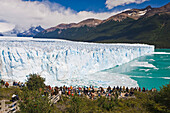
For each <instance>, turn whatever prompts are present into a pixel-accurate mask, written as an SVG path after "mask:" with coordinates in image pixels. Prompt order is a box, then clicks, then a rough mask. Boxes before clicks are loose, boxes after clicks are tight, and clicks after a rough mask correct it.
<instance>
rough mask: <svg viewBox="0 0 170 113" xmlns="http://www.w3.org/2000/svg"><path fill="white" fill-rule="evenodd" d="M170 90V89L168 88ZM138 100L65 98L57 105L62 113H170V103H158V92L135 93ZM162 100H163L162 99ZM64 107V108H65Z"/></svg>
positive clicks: (169, 93) (167, 93) (168, 93)
mask: <svg viewBox="0 0 170 113" xmlns="http://www.w3.org/2000/svg"><path fill="white" fill-rule="evenodd" d="M167 88H168V89H170V87H169V86H168V87H167ZM164 94H165V93H164ZM165 95H166V96H168V95H170V92H166V94H165ZM135 96H136V98H132V99H117V98H115V99H113V98H112V99H111V100H109V99H108V98H106V97H101V98H99V99H97V100H94V101H92V100H90V99H87V98H85V97H78V96H74V97H72V98H71V99H68V98H65V99H64V102H61V101H60V102H59V103H57V105H56V106H57V107H58V109H59V110H60V111H62V112H70V113H82V112H83V113H96V112H103V113H110V112H114V113H120V112H122V113H127V112H129V113H135V112H136V113H169V112H170V108H169V106H168V103H169V102H170V101H168V100H165V102H166V104H162V103H160V102H157V101H156V98H159V97H158V93H157V92H148V93H142V92H135ZM160 99H162V98H160ZM63 106H64V107H63Z"/></svg>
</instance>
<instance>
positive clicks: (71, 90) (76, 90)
mask: <svg viewBox="0 0 170 113" xmlns="http://www.w3.org/2000/svg"><path fill="white" fill-rule="evenodd" d="M0 85H1V86H5V87H6V88H8V87H9V83H8V82H5V81H3V80H0ZM12 85H13V86H16V87H24V86H26V84H25V83H23V82H15V81H14V82H13V84H12ZM135 91H138V92H148V91H152V92H156V91H157V90H156V88H152V89H151V90H148V89H145V88H144V87H143V88H142V89H141V88H140V87H135V88H128V87H125V86H123V87H122V86H117V87H113V88H111V87H110V86H109V87H108V88H103V87H99V88H94V86H89V87H86V86H84V87H73V86H70V87H67V86H65V85H64V86H62V87H57V86H56V87H51V86H50V85H49V86H46V87H45V90H44V95H49V94H50V95H51V96H53V95H58V94H59V95H63V96H74V95H77V96H86V97H88V98H90V99H95V98H97V97H101V96H105V97H108V98H111V97H115V96H117V97H120V98H121V97H132V96H134V92H135Z"/></svg>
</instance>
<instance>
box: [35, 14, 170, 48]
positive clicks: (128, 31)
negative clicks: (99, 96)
mask: <svg viewBox="0 0 170 113" xmlns="http://www.w3.org/2000/svg"><path fill="white" fill-rule="evenodd" d="M59 31H60V29H57V30H56V31H53V32H48V33H47V32H45V33H43V32H41V33H39V34H38V35H36V36H35V37H40V38H43V37H46V38H59V39H67V40H73V41H87V42H104V43H115V42H116V43H117V42H120V43H147V44H154V45H156V47H157V48H170V32H169V31H170V14H168V13H164V14H156V15H154V16H151V17H148V18H140V19H138V20H133V19H130V18H127V19H125V20H123V21H121V22H116V21H107V22H106V23H103V24H100V25H98V26H96V27H88V26H84V27H80V28H70V29H66V30H65V29H63V30H62V32H61V33H59Z"/></svg>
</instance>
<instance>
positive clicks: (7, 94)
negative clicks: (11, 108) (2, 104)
mask: <svg viewBox="0 0 170 113" xmlns="http://www.w3.org/2000/svg"><path fill="white" fill-rule="evenodd" d="M19 92H20V89H19V88H16V87H10V88H2V87H1V86H0V100H3V99H4V100H10V99H11V96H12V95H13V94H17V93H19Z"/></svg>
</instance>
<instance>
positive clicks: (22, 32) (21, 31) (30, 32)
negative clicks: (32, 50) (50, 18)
mask: <svg viewBox="0 0 170 113" xmlns="http://www.w3.org/2000/svg"><path fill="white" fill-rule="evenodd" d="M43 30H44V29H43V28H42V27H41V26H40V25H39V26H31V27H30V28H29V29H25V28H22V27H20V26H17V25H16V26H15V28H14V29H12V30H11V31H7V32H4V33H3V35H5V36H19V37H33V36H35V35H36V34H37V33H39V32H41V31H43Z"/></svg>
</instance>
